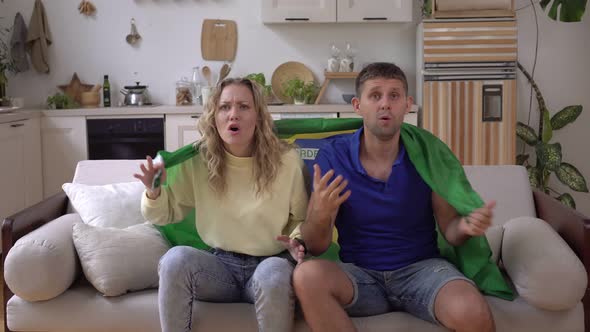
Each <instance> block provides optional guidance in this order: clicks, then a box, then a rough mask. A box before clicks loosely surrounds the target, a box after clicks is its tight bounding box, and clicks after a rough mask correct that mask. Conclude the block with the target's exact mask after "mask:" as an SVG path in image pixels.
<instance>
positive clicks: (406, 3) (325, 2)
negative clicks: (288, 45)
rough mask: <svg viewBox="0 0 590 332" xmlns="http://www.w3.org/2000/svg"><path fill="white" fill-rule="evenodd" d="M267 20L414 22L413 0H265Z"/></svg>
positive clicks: (280, 21) (264, 16)
mask: <svg viewBox="0 0 590 332" xmlns="http://www.w3.org/2000/svg"><path fill="white" fill-rule="evenodd" d="M261 17H262V22H264V23H291V22H315V23H335V22H339V23H350V22H411V21H412V0H262V11H261Z"/></svg>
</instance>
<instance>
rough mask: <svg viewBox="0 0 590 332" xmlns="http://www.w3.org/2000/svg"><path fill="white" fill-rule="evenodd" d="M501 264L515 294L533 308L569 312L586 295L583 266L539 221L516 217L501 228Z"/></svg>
mask: <svg viewBox="0 0 590 332" xmlns="http://www.w3.org/2000/svg"><path fill="white" fill-rule="evenodd" d="M502 261H503V262H504V267H505V268H506V272H507V273H508V275H509V276H510V279H511V280H512V282H513V283H514V286H515V287H516V290H517V291H518V294H519V295H520V296H521V297H522V298H523V299H524V300H525V301H527V302H528V303H529V304H531V305H533V306H535V307H537V308H541V309H546V310H553V311H558V310H567V309H570V308H573V307H574V306H576V305H578V304H579V303H580V301H581V300H582V297H583V296H584V293H585V291H586V285H587V283H588V278H587V275H586V270H585V268H584V265H583V264H582V262H581V261H580V259H579V258H578V256H576V254H575V253H574V252H573V251H572V249H571V248H570V247H569V246H568V245H567V243H566V242H565V241H564V240H563V239H562V238H561V236H559V234H557V232H555V230H554V229H553V228H551V226H550V225H549V224H547V223H546V222H545V221H544V220H542V219H538V218H532V217H520V218H515V219H512V220H510V221H508V222H507V223H506V224H504V239H503V242H502Z"/></svg>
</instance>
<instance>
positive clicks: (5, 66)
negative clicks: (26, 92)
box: [0, 28, 17, 106]
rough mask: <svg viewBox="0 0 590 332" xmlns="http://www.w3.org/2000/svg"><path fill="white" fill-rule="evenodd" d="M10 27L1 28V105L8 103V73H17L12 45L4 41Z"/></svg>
mask: <svg viewBox="0 0 590 332" xmlns="http://www.w3.org/2000/svg"><path fill="white" fill-rule="evenodd" d="M9 32H10V29H8V28H0V106H5V105H7V102H8V100H9V99H8V98H7V96H6V85H7V84H8V77H7V74H8V73H16V72H17V70H16V65H15V64H14V62H13V61H12V58H11V57H10V47H8V44H7V43H6V42H5V41H4V38H5V37H6V36H8V33H9Z"/></svg>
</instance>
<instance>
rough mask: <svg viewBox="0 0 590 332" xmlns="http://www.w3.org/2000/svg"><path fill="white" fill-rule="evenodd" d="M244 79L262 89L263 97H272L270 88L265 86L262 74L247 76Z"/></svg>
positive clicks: (264, 78)
mask: <svg viewBox="0 0 590 332" xmlns="http://www.w3.org/2000/svg"><path fill="white" fill-rule="evenodd" d="M245 78H247V79H249V80H251V81H254V82H256V83H258V84H259V85H260V86H261V87H262V91H263V93H264V96H265V97H267V98H271V97H272V86H270V85H266V77H265V76H264V73H252V74H248V75H246V77H245Z"/></svg>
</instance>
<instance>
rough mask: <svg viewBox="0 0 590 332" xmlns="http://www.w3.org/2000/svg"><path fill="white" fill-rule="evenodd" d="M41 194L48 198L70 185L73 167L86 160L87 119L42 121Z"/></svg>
mask: <svg viewBox="0 0 590 332" xmlns="http://www.w3.org/2000/svg"><path fill="white" fill-rule="evenodd" d="M41 142H42V151H43V153H42V155H43V194H44V197H48V196H51V195H53V194H55V193H58V192H59V191H60V190H61V186H62V184H64V183H65V182H71V181H72V178H73V177H74V171H75V170H76V165H77V164H78V161H80V160H86V159H88V140H87V136H86V117H84V116H63V117H59V116H54V117H43V118H42V119H41Z"/></svg>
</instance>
